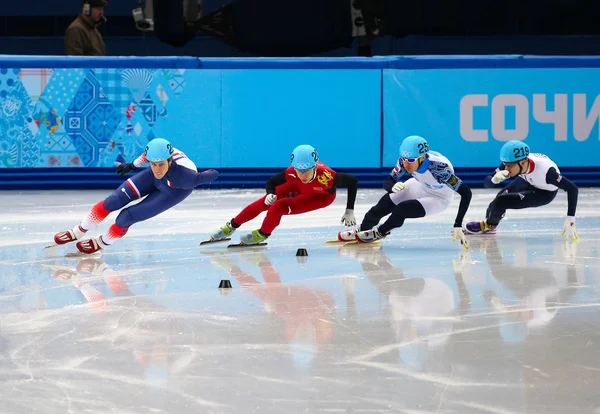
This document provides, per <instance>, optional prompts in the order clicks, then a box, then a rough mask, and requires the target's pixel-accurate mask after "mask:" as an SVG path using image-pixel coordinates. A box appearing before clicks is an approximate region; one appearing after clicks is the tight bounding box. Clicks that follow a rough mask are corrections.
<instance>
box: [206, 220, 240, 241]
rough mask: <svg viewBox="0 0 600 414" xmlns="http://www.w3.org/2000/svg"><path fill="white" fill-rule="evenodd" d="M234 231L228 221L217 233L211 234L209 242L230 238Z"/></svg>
mask: <svg viewBox="0 0 600 414" xmlns="http://www.w3.org/2000/svg"><path fill="white" fill-rule="evenodd" d="M235 230H236V229H235V228H234V227H233V226H232V225H231V221H228V222H227V223H225V225H224V226H221V227H219V228H218V229H217V231H215V232H214V233H213V234H211V235H210V238H209V239H210V241H218V240H223V239H226V238H228V237H231V235H232V234H233V232H234V231H235Z"/></svg>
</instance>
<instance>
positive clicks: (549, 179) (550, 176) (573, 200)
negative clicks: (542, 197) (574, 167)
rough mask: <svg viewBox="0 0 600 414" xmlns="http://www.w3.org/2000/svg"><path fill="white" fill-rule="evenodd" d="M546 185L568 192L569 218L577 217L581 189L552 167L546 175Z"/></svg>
mask: <svg viewBox="0 0 600 414" xmlns="http://www.w3.org/2000/svg"><path fill="white" fill-rule="evenodd" d="M546 183H548V184H552V185H555V186H557V187H558V188H560V189H562V190H565V191H566V192H567V216H568V217H575V210H576V209H577V198H578V197H579V189H578V188H577V186H576V185H575V183H573V181H571V180H569V179H568V178H566V177H564V176H562V175H560V174H559V173H558V172H557V171H556V168H554V167H552V168H550V169H549V170H548V172H547V173H546Z"/></svg>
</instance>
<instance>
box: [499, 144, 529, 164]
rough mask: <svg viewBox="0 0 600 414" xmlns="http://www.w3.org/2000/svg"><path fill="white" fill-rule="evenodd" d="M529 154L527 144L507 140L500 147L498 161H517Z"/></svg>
mask: <svg viewBox="0 0 600 414" xmlns="http://www.w3.org/2000/svg"><path fill="white" fill-rule="evenodd" d="M528 156H529V145H527V144H526V143H524V142H522V141H508V142H507V143H505V144H504V145H503V146H502V148H501V149H500V161H502V162H517V161H521V160H524V159H525V158H527V157H528Z"/></svg>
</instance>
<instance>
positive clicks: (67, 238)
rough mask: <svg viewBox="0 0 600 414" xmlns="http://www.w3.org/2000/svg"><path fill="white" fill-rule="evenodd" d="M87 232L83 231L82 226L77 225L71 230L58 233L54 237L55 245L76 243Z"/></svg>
mask: <svg viewBox="0 0 600 414" xmlns="http://www.w3.org/2000/svg"><path fill="white" fill-rule="evenodd" d="M85 233H86V230H84V229H82V228H81V226H79V225H77V226H75V227H73V229H71V230H67V231H61V232H60V233H56V234H55V235H54V243H56V244H58V245H61V244H67V243H71V242H74V241H75V240H80V239H81V238H82V237H83V236H84V234H85Z"/></svg>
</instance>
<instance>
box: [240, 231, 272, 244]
mask: <svg viewBox="0 0 600 414" xmlns="http://www.w3.org/2000/svg"><path fill="white" fill-rule="evenodd" d="M268 238H269V236H265V235H264V234H262V233H261V232H260V230H252V233H248V234H246V235H244V236H242V237H240V244H243V245H246V246H252V245H256V244H260V243H263V242H264V241H265V240H267V239H268Z"/></svg>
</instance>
